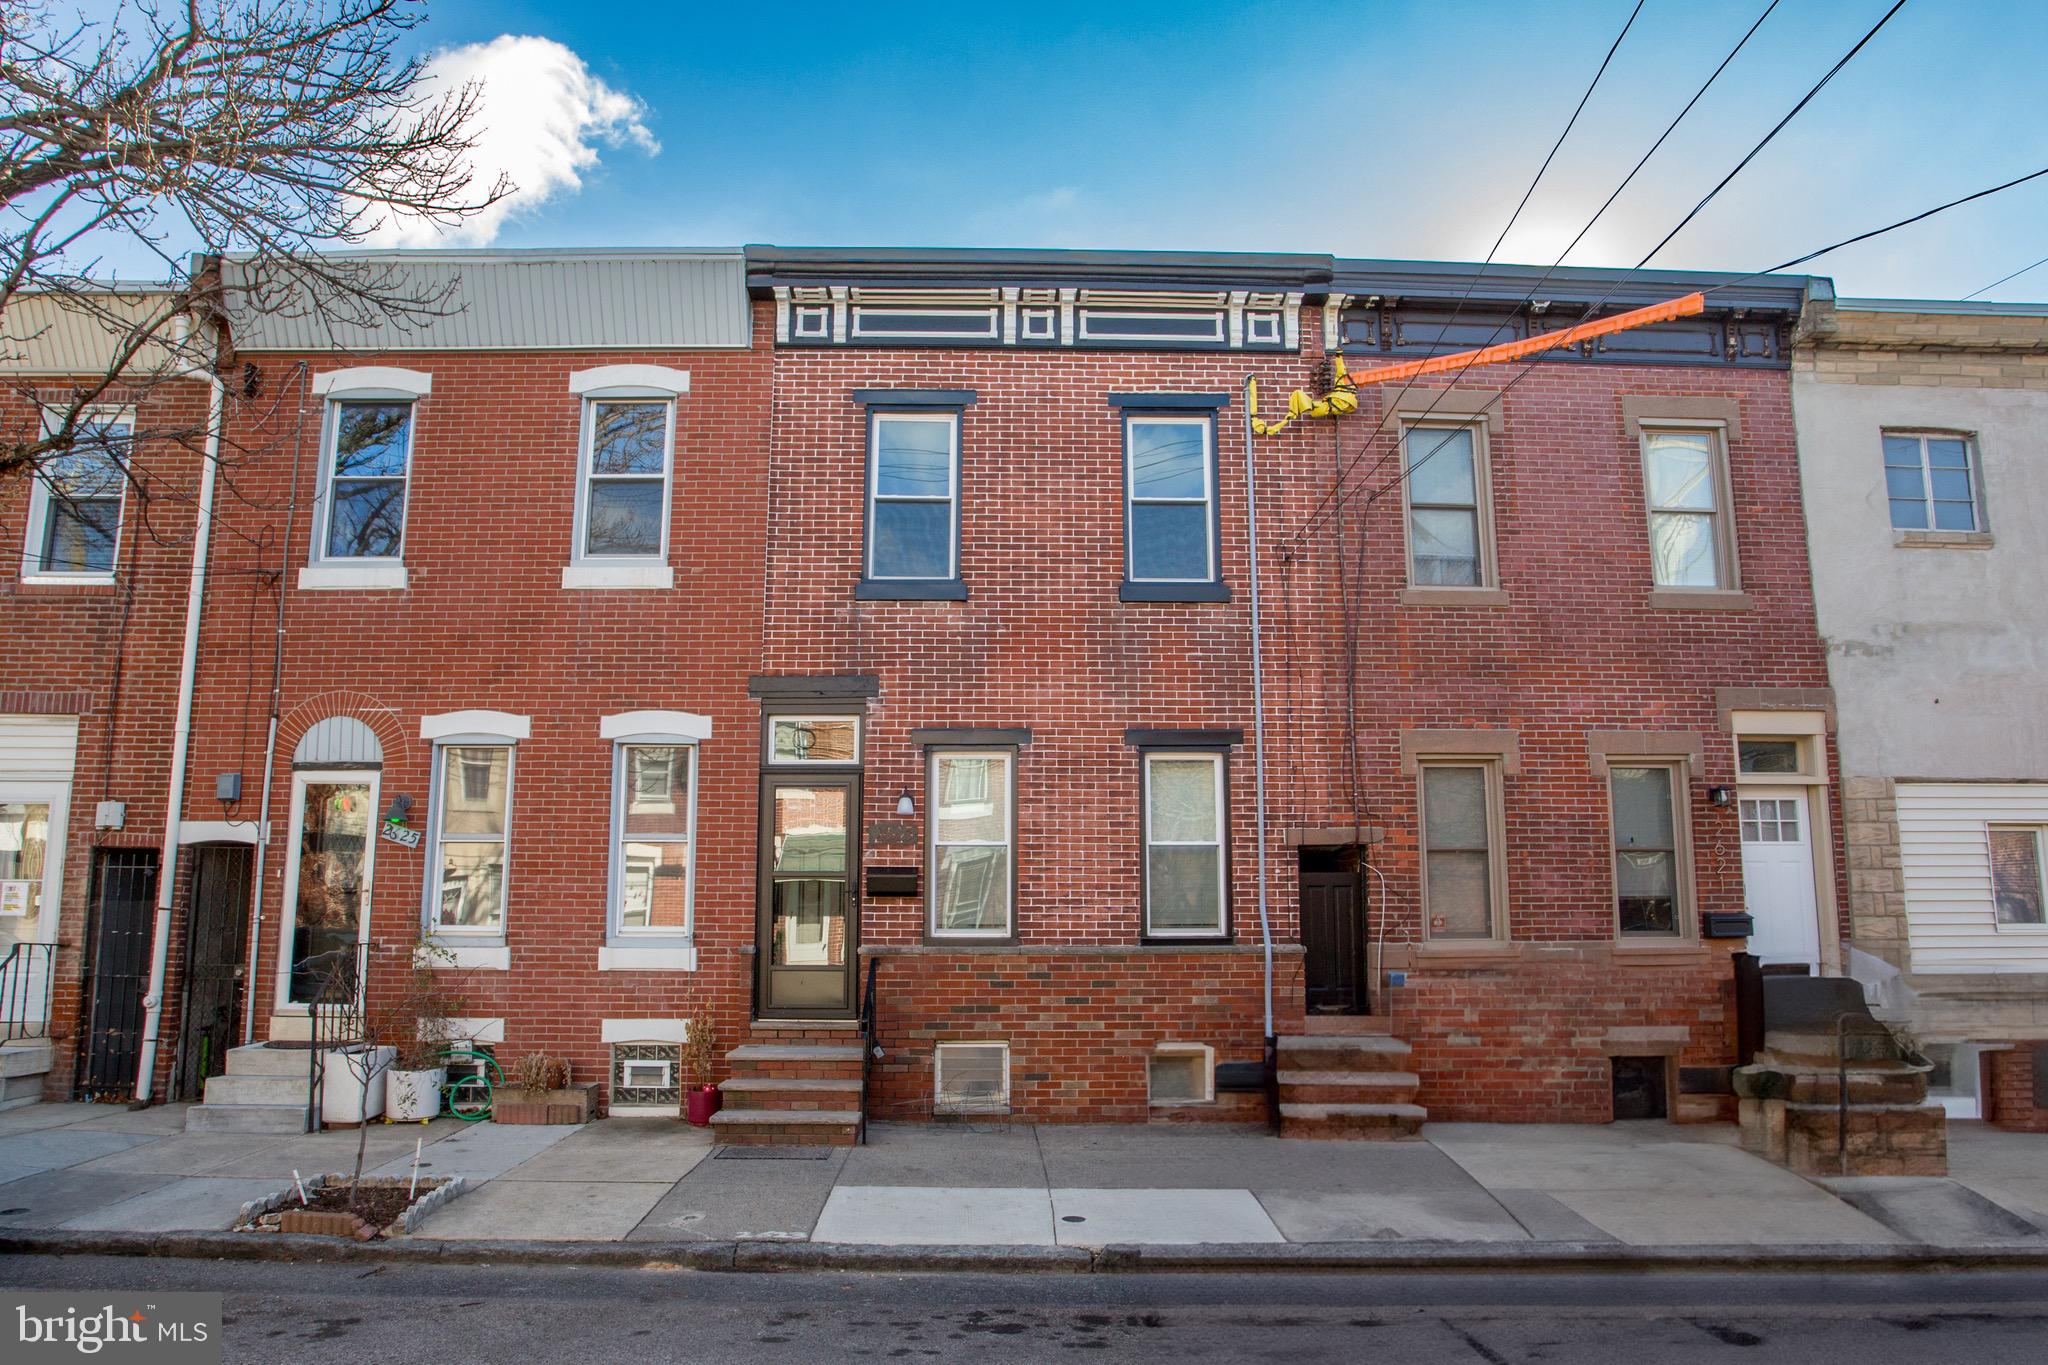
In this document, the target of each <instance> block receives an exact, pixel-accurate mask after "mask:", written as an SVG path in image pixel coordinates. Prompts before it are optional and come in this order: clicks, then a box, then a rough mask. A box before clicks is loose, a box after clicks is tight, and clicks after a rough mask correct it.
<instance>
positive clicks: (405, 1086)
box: [384, 1066, 448, 1123]
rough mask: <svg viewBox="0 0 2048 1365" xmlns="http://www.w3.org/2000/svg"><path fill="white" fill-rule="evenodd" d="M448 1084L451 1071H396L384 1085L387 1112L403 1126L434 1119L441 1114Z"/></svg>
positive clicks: (387, 1076) (441, 1069) (386, 1079)
mask: <svg viewBox="0 0 2048 1365" xmlns="http://www.w3.org/2000/svg"><path fill="white" fill-rule="evenodd" d="M447 1083H448V1068H447V1067H444V1066H437V1067H434V1068H433V1069H431V1070H428V1071H392V1072H389V1073H387V1075H386V1078H385V1086H384V1110H385V1112H386V1113H387V1114H389V1115H390V1116H391V1117H392V1118H394V1119H396V1120H398V1121H399V1122H400V1123H411V1122H414V1121H416V1120H419V1119H430V1118H433V1117H434V1116H435V1115H437V1114H439V1113H440V1112H441V1087H442V1086H443V1085H446V1084H447Z"/></svg>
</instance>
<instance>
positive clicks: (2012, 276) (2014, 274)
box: [1963, 256, 2048, 302]
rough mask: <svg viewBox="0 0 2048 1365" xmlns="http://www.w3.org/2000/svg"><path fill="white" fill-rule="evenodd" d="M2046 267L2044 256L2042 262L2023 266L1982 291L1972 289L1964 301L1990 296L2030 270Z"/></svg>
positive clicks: (2047, 259) (2047, 260) (1994, 281)
mask: <svg viewBox="0 0 2048 1365" xmlns="http://www.w3.org/2000/svg"><path fill="white" fill-rule="evenodd" d="M2044 265H2048V256H2043V257H2042V258H2041V259H2040V260H2038V261H2036V262H2034V263H2033V264H2032V265H2023V266H2021V267H2020V268H2019V269H2018V270H2015V271H2013V272H2012V274H2010V275H2006V276H2003V277H2001V278H1999V279H1995V280H1993V281H1992V282H1991V283H1989V284H1987V285H1985V286H1984V287H1983V288H1982V289H1972V290H1971V291H1970V292H1969V293H1967V294H1965V295H1963V300H1964V301H1965V302H1968V301H1969V300H1971V299H1974V298H1976V297H1977V296H1978V295H1979V294H1988V293H1990V292H1991V291H1992V290H1994V289H1996V288H1998V286H1999V285H2001V284H2004V283H2006V281H2008V280H2016V279H2018V278H2019V277H2020V276H2022V275H2024V274H2026V273H2027V272H2028V271H2029V270H2039V269H2040V268H2041V267H2042V266H2044Z"/></svg>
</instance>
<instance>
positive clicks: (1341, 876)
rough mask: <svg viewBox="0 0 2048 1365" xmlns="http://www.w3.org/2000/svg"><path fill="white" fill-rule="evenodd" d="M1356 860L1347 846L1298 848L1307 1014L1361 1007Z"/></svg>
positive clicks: (1361, 930) (1361, 922) (1361, 921)
mask: <svg viewBox="0 0 2048 1365" xmlns="http://www.w3.org/2000/svg"><path fill="white" fill-rule="evenodd" d="M1356 859H1357V855H1356V854H1355V853H1353V852H1352V850H1350V849H1303V850H1302V851H1301V941H1302V949H1303V952H1304V955H1305V958H1306V960H1305V962H1304V964H1303V974H1304V981H1303V986H1304V990H1305V993H1306V996H1307V1000H1306V1004H1307V1006H1308V1010H1309V1013H1311V1014H1363V1013H1364V1012H1365V1008H1366V1000H1365V912H1364V907H1363V906H1362V905H1361V904H1360V899H1359V894H1358V891H1359V878H1358V872H1357V871H1356V867H1357V861H1356Z"/></svg>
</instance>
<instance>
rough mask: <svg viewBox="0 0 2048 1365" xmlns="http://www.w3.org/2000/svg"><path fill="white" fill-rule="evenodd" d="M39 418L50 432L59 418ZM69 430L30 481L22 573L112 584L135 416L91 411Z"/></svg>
mask: <svg viewBox="0 0 2048 1365" xmlns="http://www.w3.org/2000/svg"><path fill="white" fill-rule="evenodd" d="M43 421H44V427H45V429H46V430H55V429H56V428H57V427H58V426H59V425H60V424H61V423H62V421H63V418H62V416H61V415H60V414H58V413H55V412H45V414H44V419H43ZM73 431H74V433H75V437H74V440H73V443H72V445H71V447H70V448H69V449H68V450H65V451H62V452H60V453H58V454H54V455H51V456H49V457H47V458H45V459H44V460H43V461H42V462H41V463H40V464H39V465H38V466H37V468H36V471H35V477H34V478H33V479H32V480H31V481H30V483H29V504H28V539H27V542H26V544H25V545H24V546H23V553H22V570H21V571H22V576H23V577H24V578H29V579H48V580H53V581H57V582H65V583H111V582H113V581H114V565H115V564H116V563H118V562H119V560H120V553H121V514H122V510H123V508H124V506H125V504H126V501H127V494H128V468H129V448H130V446H131V444H132V443H133V441H134V439H135V417H134V414H133V413H131V412H128V411H126V410H123V409H90V410H88V411H87V412H85V413H84V414H82V415H81V417H80V418H79V421H78V422H77V424H76V425H75V426H74V427H73Z"/></svg>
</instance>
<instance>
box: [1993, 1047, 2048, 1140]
mask: <svg viewBox="0 0 2048 1365" xmlns="http://www.w3.org/2000/svg"><path fill="white" fill-rule="evenodd" d="M2043 1046H2044V1045H2043V1044H2041V1043H2016V1044H2014V1045H2013V1046H2012V1047H2011V1048H2009V1049H2006V1050H2004V1051H2000V1052H1991V1053H1986V1054H1985V1058H1984V1066H1985V1070H1986V1071H1987V1072H1989V1073H1990V1076H1989V1079H1990V1082H1991V1086H1990V1091H1989V1093H1988V1095H1987V1097H1986V1100H1987V1102H1986V1104H1985V1111H1984V1117H1985V1118H1987V1119H1989V1120H1990V1121H1991V1123H1992V1125H1993V1126H1994V1127H1998V1128H2004V1129H2006V1130H2007V1131H2009V1132H2015V1133H2048V1095H2043V1094H2040V1093H2038V1092H2037V1091H2036V1088H2035V1085H2034V1054H2035V1053H2037V1052H2039V1051H2040V1050H2041V1049H2042V1047H2043Z"/></svg>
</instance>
